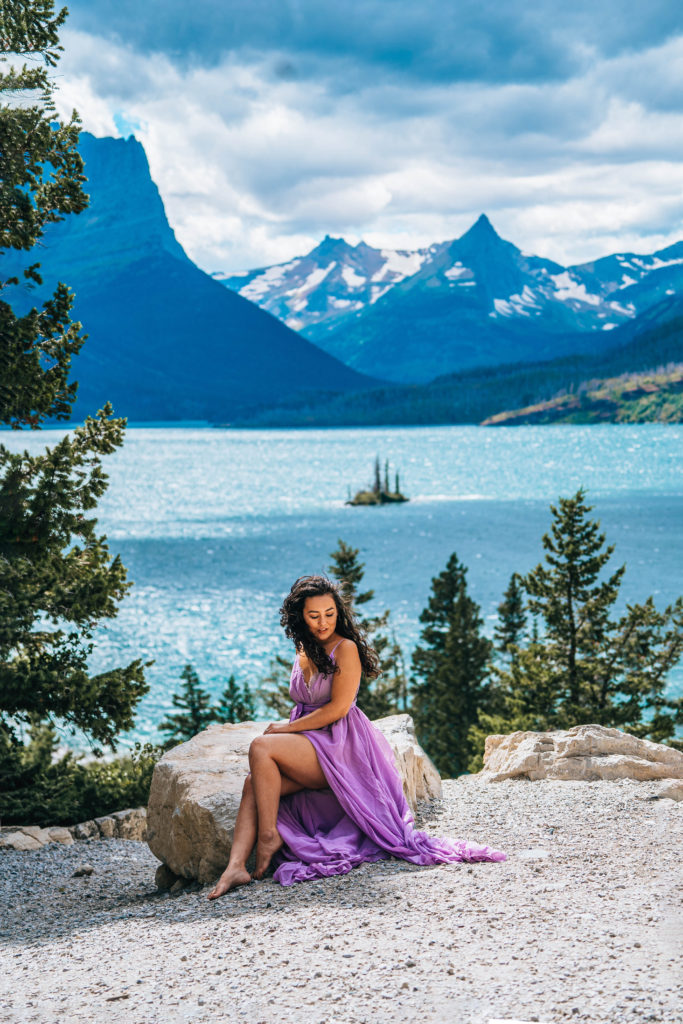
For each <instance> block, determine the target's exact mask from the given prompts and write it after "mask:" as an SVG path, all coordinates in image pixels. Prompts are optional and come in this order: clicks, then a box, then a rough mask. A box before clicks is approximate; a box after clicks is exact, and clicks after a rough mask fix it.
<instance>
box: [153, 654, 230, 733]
mask: <svg viewBox="0 0 683 1024" xmlns="http://www.w3.org/2000/svg"><path fill="white" fill-rule="evenodd" d="M180 678H181V679H182V680H183V685H182V686H181V688H180V693H174V694H173V698H172V700H173V707H174V708H178V709H179V712H180V713H179V714H177V715H167V716H166V718H165V719H164V720H163V721H162V722H161V723H160V725H159V729H160V730H161V732H165V733H166V734H167V742H168V744H169V745H173V744H174V743H184V742H185V740H191V739H192V737H193V736H196V735H197V733H198V732H201V731H202V730H203V729H206V727H207V725H211V723H212V722H215V721H216V709H215V708H213V707H211V697H210V695H209V694H208V693H207V692H206V690H203V689H202V687H201V685H200V682H199V676H198V675H197V673H196V672H195V670H194V668H193V667H192V665H186V666H185V668H184V669H183V671H182V673H181V676H180Z"/></svg>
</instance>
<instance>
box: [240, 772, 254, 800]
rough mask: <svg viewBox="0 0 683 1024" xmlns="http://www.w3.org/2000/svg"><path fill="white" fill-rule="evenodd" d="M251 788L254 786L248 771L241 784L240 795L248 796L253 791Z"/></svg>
mask: <svg viewBox="0 0 683 1024" xmlns="http://www.w3.org/2000/svg"><path fill="white" fill-rule="evenodd" d="M253 788H254V787H253V785H252V782H251V773H249V775H247V777H246V779H245V780H244V785H243V786H242V795H243V796H250V795H251V793H252V791H253Z"/></svg>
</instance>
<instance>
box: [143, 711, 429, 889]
mask: <svg viewBox="0 0 683 1024" xmlns="http://www.w3.org/2000/svg"><path fill="white" fill-rule="evenodd" d="M267 724H268V723H267V722H240V723H239V724H237V725H210V726H209V727H208V729H205V730H204V731H203V732H200V733H198V734H197V735H196V736H194V737H193V738H192V739H191V740H188V741H187V742H186V743H181V744H180V745H179V746H177V747H174V748H173V749H172V750H169V751H167V752H166V753H165V754H164V756H163V757H162V758H161V760H160V761H159V762H158V763H157V764H156V766H155V768H154V775H153V778H152V786H151V790H150V795H149V805H148V808H147V842H148V844H149V847H150V849H151V851H152V853H153V854H154V855H155V856H156V857H158V858H159V860H160V861H161V862H162V864H164V865H166V867H167V868H168V869H169V870H170V872H172V873H173V874H174V875H175V876H178V877H182V878H196V879H198V880H199V881H200V882H212V881H214V879H216V878H217V877H218V875H219V874H220V873H221V871H222V870H223V868H224V867H225V865H226V864H227V862H228V857H229V855H230V847H231V845H232V837H233V831H234V827H235V819H236V817H237V810H238V808H239V804H240V799H241V796H242V786H243V785H244V780H245V778H246V775H247V773H248V771H249V761H248V755H249V744H250V743H251V741H252V740H253V739H255V737H256V736H260V735H262V733H263V731H264V729H265V727H266V725H267ZM374 725H375V726H376V727H377V728H378V729H379V730H380V731H381V732H382V733H383V734H384V736H386V738H387V740H388V741H389V743H390V745H391V747H392V749H393V751H394V756H395V759H396V766H397V768H398V770H399V773H400V774H401V777H402V779H403V789H404V792H405V794H406V798H407V800H408V802H409V803H410V805H411V806H412V807H413V809H414V808H415V806H416V804H417V802H418V801H419V800H427V799H433V798H436V797H439V796H441V779H440V777H439V774H438V772H437V770H436V768H435V767H434V765H433V764H432V762H431V761H430V760H429V758H428V757H427V755H426V754H425V752H424V751H423V750H422V748H421V747H420V746H419V744H418V742H417V740H416V738H415V730H414V727H413V722H412V719H411V718H410V716H409V715H391V716H389V717H388V718H382V719H379V720H378V721H377V722H375V723H374ZM162 877H163V878H164V879H165V878H166V873H162V874H159V878H160V879H161V878H162ZM168 877H169V878H170V877H171V875H170V874H169V875H168Z"/></svg>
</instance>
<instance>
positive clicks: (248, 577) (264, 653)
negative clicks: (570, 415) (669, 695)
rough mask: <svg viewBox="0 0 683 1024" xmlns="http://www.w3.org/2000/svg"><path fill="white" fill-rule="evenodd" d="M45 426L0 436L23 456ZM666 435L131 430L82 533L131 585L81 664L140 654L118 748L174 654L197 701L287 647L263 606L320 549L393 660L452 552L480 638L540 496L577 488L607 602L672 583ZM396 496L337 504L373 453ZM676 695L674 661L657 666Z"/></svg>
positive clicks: (141, 734) (677, 444) (110, 462)
mask: <svg viewBox="0 0 683 1024" xmlns="http://www.w3.org/2000/svg"><path fill="white" fill-rule="evenodd" d="M63 433H64V431H62V430H59V431H57V430H44V431H41V432H36V433H32V434H29V433H23V434H17V433H11V432H4V433H3V436H2V443H3V444H5V445H6V446H7V447H9V448H11V449H12V450H15V451H16V450H20V449H23V448H28V449H29V450H30V451H31V452H37V451H40V450H41V448H42V447H44V445H46V444H52V443H53V442H54V441H55V440H56V439H57V437H59V436H62V434H63ZM682 442H683V427H681V426H670V425H666V426H665V425H659V424H647V425H637V426H635V425H634V426H615V425H591V426H529V427H509V428H498V429H487V428H481V427H475V426H462V427H460V426H448V427H415V428H409V427H397V428H384V427H382V428H372V429H367V428H362V429H330V430H314V429H311V430H260V431H248V430H220V429H212V428H198V427H131V428H129V430H128V432H127V437H126V443H125V446H124V447H123V449H121V450H120V451H119V452H117V453H116V454H115V455H113V456H110V457H109V458H107V459H106V460H105V468H106V469H107V471H108V473H109V476H110V487H109V490H108V492H107V494H106V496H105V497H104V499H103V500H102V502H101V503H100V506H99V522H100V526H101V529H102V532H104V533H106V534H107V536H108V538H109V543H110V548H111V551H112V553H120V555H121V557H122V559H123V562H124V564H125V565H126V566H127V567H128V570H129V576H130V578H131V579H132V580H134V581H135V586H134V588H133V589H132V590H131V592H130V593H129V595H128V597H127V598H126V599H125V601H124V602H123V604H122V606H121V611H120V613H119V616H118V618H117V619H116V620H115V621H114V622H112V623H110V624H108V625H107V626H106V627H103V628H102V629H101V630H100V631H99V634H98V649H97V653H96V656H95V658H94V660H93V663H92V668H93V670H94V671H102V670H104V669H105V668H109V667H113V666H114V665H117V664H123V663H125V662H127V661H129V660H132V659H133V658H135V657H137V656H140V657H142V658H144V659H149V658H153V659H154V666H153V667H152V668H151V669H149V670H148V678H149V680H150V683H151V691H150V693H149V694H148V696H147V697H146V698H145V699H144V701H143V702H142V704H141V705H140V709H139V714H138V720H137V725H136V729H135V731H134V732H133V733H132V734H130V735H128V736H127V737H125V739H124V742H125V743H130V742H132V741H134V740H135V739H143V738H144V739H147V738H152V739H153V738H157V732H156V724H157V723H158V722H159V721H160V719H161V718H162V717H163V715H164V714H165V713H166V712H167V711H168V710H169V709H170V708H171V696H172V694H173V692H174V690H175V689H176V688H177V687H178V685H179V677H180V673H181V671H182V669H183V666H184V665H185V664H186V663H187V662H191V663H192V664H193V665H194V667H195V669H196V670H197V672H198V673H199V676H200V679H201V681H202V684H203V685H204V686H205V688H206V689H208V690H209V691H210V692H211V693H212V694H214V695H217V694H218V693H219V692H220V691H221V690H222V688H223V686H224V685H225V682H226V680H227V678H228V676H229V675H230V673H234V675H235V676H236V678H237V679H238V680H239V681H247V682H249V683H250V684H252V685H257V684H258V683H259V682H260V680H261V678H262V676H263V675H264V674H265V673H266V672H267V671H268V668H269V664H270V661H271V659H272V658H273V656H274V655H275V654H278V653H279V654H285V655H287V656H288V657H289V656H291V654H292V651H291V645H290V643H289V641H287V640H286V638H285V637H284V635H283V634H282V632H281V629H280V626H279V614H278V609H279V606H280V603H281V601H282V598H283V597H284V595H285V594H286V593H287V591H288V590H289V587H290V585H291V583H292V582H293V580H294V579H295V578H296V577H297V576H300V575H303V574H304V573H313V572H322V571H325V570H326V569H327V568H328V566H329V561H330V559H329V555H330V552H331V551H332V550H333V549H334V548H335V547H336V545H337V541H338V539H339V538H342V539H343V540H345V541H346V542H347V543H349V544H352V545H353V546H354V547H357V548H359V549H360V557H361V559H362V561H363V562H364V563H365V567H366V575H365V579H364V581H363V585H364V587H371V588H373V589H374V590H375V595H376V600H375V603H374V605H366V606H365V607H364V611H365V609H367V610H368V612H369V613H372V612H373V611H380V610H382V609H384V608H387V607H388V608H390V609H391V613H392V614H391V622H392V624H393V628H394V630H395V633H396V636H397V637H398V639H399V641H400V643H401V645H402V647H403V649H404V652H405V654H406V657H407V658H408V659H409V656H410V652H411V650H412V648H413V647H414V645H415V643H416V642H417V639H418V636H419V628H420V624H419V614H420V612H421V610H422V609H423V608H424V606H425V604H426V602H427V599H428V596H429V591H430V585H431V579H432V577H433V576H435V575H436V574H437V573H439V572H440V571H441V570H442V569H443V568H444V566H445V563H446V561H447V559H448V557H449V555H450V554H451V553H452V552H453V551H455V552H457V554H458V557H459V558H460V560H461V561H462V562H463V563H464V564H465V565H466V566H467V567H468V584H469V589H470V593H471V595H472V597H474V599H475V600H476V601H477V602H478V603H479V604H480V606H481V608H482V614H483V617H484V620H485V623H486V631H487V632H488V633H489V634H490V633H491V632H492V630H493V626H494V625H495V621H496V606H497V605H498V604H499V602H500V601H501V598H502V593H503V591H504V589H505V587H506V586H507V583H508V581H509V578H510V575H511V573H512V572H513V571H517V572H522V573H523V572H526V571H527V570H528V569H530V568H532V567H533V566H534V565H536V564H537V563H538V562H539V561H540V560H541V558H542V554H543V552H542V547H541V536H542V534H543V532H544V531H546V530H547V529H548V528H549V525H550V512H549V505H550V503H551V502H555V501H556V500H557V498H558V497H559V496H560V495H562V496H568V495H570V494H573V493H574V492H575V491H576V490H577V489H578V488H579V487H581V486H582V487H584V488H585V489H586V491H587V497H588V501H589V503H590V504H592V505H593V506H594V512H593V515H595V516H596V517H597V518H599V519H600V520H601V523H602V528H603V529H604V531H605V533H606V535H607V540H608V542H609V543H613V544H614V545H615V546H616V550H615V553H614V556H613V559H612V562H611V563H610V566H612V567H616V566H617V565H621V564H623V563H626V565H627V571H626V575H625V578H624V583H623V585H622V590H621V597H620V607H621V608H623V607H624V606H625V604H626V602H627V601H629V602H634V601H642V600H644V599H645V598H646V597H647V596H648V595H650V594H652V595H653V596H654V598H655V603H656V605H657V606H658V607H664V606H665V605H666V604H667V603H669V602H671V601H672V600H674V599H675V597H677V596H678V594H680V593H681V592H683V572H682V571H681V570H682V569H683V530H682V529H681V526H682V524H683V472H682V471H683V443H682ZM376 454H379V456H380V458H381V459H382V460H384V459H385V458H388V459H389V460H390V469H391V478H392V480H393V471H394V469H395V468H398V470H399V471H400V474H401V488H402V490H403V491H404V492H405V493H406V494H408V495H409V496H410V498H411V501H410V502H409V503H408V504H405V505H387V506H384V507H380V508H360V507H359V508H352V507H350V506H346V505H345V504H344V501H345V499H346V498H347V496H348V491H349V488H350V489H351V490H352V491H355V490H357V489H359V488H360V487H362V486H364V485H366V484H368V483H370V481H371V478H372V465H373V461H374V458H375V455H376ZM670 686H671V690H672V692H679V693H680V692H683V670H682V669H681V668H680V667H679V668H678V669H677V670H676V671H675V672H674V673H672V676H671V680H670Z"/></svg>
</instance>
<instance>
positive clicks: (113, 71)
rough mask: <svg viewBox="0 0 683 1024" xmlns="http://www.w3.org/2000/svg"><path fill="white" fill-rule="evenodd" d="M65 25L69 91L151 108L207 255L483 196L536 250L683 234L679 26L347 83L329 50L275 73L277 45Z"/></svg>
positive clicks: (285, 247)
mask: <svg viewBox="0 0 683 1024" xmlns="http://www.w3.org/2000/svg"><path fill="white" fill-rule="evenodd" d="M63 42H64V46H65V56H64V58H63V61H62V64H61V66H60V83H61V90H60V99H59V103H60V107H61V109H62V110H64V111H65V112H70V110H71V107H72V106H75V107H76V108H77V109H78V110H79V112H80V114H81V116H82V119H83V122H84V127H85V128H87V129H88V130H90V131H92V132H93V133H94V134H96V135H102V134H117V131H116V127H115V125H116V121H115V117H116V118H117V120H118V123H121V119H123V121H125V122H128V123H133V124H137V125H139V126H140V127H139V130H136V133H135V134H136V136H137V137H138V138H139V139H140V141H141V142H142V143H143V145H144V146H145V150H146V152H147V156H148V159H149V162H150V168H151V171H152V176H153V177H154V180H155V181H156V183H157V185H158V186H159V190H160V192H161V195H162V197H163V199H164V203H165V206H166V211H167V214H168V217H169V220H170V222H171V224H172V226H173V227H174V229H175V231H176V236H177V237H178V239H179V241H180V242H181V243H182V244H183V245H184V246H185V248H186V250H187V252H188V254H189V255H190V256H191V257H192V258H193V259H195V260H196V261H197V262H198V263H199V265H200V266H202V267H204V268H205V269H207V270H210V271H212V270H224V271H232V270H243V269H246V268H247V267H250V266H264V265H267V264H270V263H274V262H281V261H283V260H286V259H290V258H292V257H294V256H297V255H301V254H302V253H304V252H306V251H307V250H308V249H310V248H311V247H312V246H313V245H315V244H316V243H317V242H318V241H319V240H320V238H321V237H322V236H323V235H324V234H326V233H327V232H331V233H334V234H341V235H344V236H345V237H347V238H348V239H349V240H357V239H359V238H361V237H362V238H365V239H366V240H367V241H368V242H369V243H370V244H373V245H377V246H379V247H387V248H414V247H418V246H424V245H427V244H429V243H431V242H433V241H438V240H442V239H445V238H452V237H456V236H457V235H459V234H461V233H462V232H463V231H464V230H465V229H466V228H468V227H469V226H470V224H471V223H472V221H473V220H474V219H475V218H476V216H478V214H479V213H481V212H487V213H488V214H489V216H490V217H491V219H492V221H493V223H494V226H495V227H496V228H497V230H498V231H499V232H500V233H501V234H502V235H503V236H504V237H507V238H509V239H510V240H511V241H514V242H515V244H517V245H519V246H520V247H521V248H523V249H524V250H525V251H527V252H536V253H538V254H539V255H544V256H548V257H551V258H554V259H557V260H558V261H560V262H563V263H569V262H579V261H581V260H588V259H593V258H597V257H598V256H601V255H604V254H606V253H608V252H610V251H615V250H626V249H630V250H635V251H638V250H640V251H644V252H647V251H652V250H653V249H654V248H656V247H657V246H663V245H666V244H670V243H671V242H673V241H676V240H678V239H680V238H681V237H683V203H682V201H681V190H680V181H681V161H682V159H683V152H682V149H681V141H680V140H681V139H683V113H682V112H681V110H680V109H676V108H675V106H674V104H673V103H672V102H671V97H672V90H673V85H672V83H673V82H674V80H675V81H678V78H677V77H676V76H677V74H678V73H677V72H674V71H672V70H671V68H670V67H669V65H668V63H666V62H668V61H670V60H671V59H672V56H675V55H676V54H678V53H681V52H683V41H681V40H670V41H669V42H667V43H665V44H664V45H663V46H660V47H659V49H653V50H649V51H644V52H641V53H640V54H630V55H626V56H619V57H616V58H613V59H611V60H607V59H598V58H597V57H595V58H594V60H593V61H592V63H591V61H590V60H588V57H587V56H586V59H585V60H584V62H583V66H584V68H585V70H584V71H583V72H582V73H581V74H580V75H578V76H577V77H575V78H570V79H568V80H566V81H557V82H554V83H550V82H544V83H541V84H538V85H534V84H531V85H530V84H526V85H510V84H508V85H505V84H504V85H495V84H491V83H489V84H472V83H467V82H463V83H454V84H442V83H437V84H434V83H427V84H422V85H421V86H420V85H416V83H415V81H413V80H411V81H410V82H408V81H406V82H404V83H401V81H400V79H398V78H397V77H396V76H394V77H393V78H392V80H391V82H389V83H388V82H387V81H386V80H378V81H377V83H374V82H372V81H370V82H369V81H368V79H367V78H365V79H363V80H362V81H359V82H357V83H354V81H353V80H347V82H346V88H345V89H344V91H343V92H340V91H339V81H340V74H341V71H340V70H339V68H338V69H337V71H338V73H337V74H332V73H331V72H330V71H329V67H330V66H331V65H332V64H333V63H334V58H333V57H330V60H329V61H328V74H327V77H326V78H325V80H323V79H319V80H315V79H313V78H308V79H307V80H305V81H304V80H299V79H296V78H294V77H287V76H285V77H282V76H280V77H278V76H274V75H273V56H272V54H270V55H266V54H256V53H252V54H251V55H250V56H249V58H248V59H247V58H246V57H245V56H244V55H238V54H232V55H227V56H226V58H225V59H224V60H223V62H222V63H221V64H220V65H218V66H213V67H211V68H201V67H179V66H176V65H174V64H173V63H172V61H171V60H170V59H169V58H168V57H166V56H162V55H159V54H141V53H137V52H135V51H133V50H132V49H130V48H129V47H127V46H125V45H124V44H123V43H121V42H119V43H113V42H108V41H105V40H103V39H100V38H97V37H95V36H90V35H88V34H86V33H83V32H75V31H67V32H65V33H64V36H63ZM282 59H284V56H283V57H282ZM658 60H661V61H662V62H664V63H663V64H662V66H666V71H665V73H664V74H663V75H662V83H663V84H662V86H661V88H659V89H657V87H656V78H657V67H658ZM343 66H344V67H345V68H346V74H347V76H348V75H349V74H352V72H353V68H352V66H351V65H350V64H349V61H348V59H345V60H344V62H343ZM340 68H341V64H340ZM638 74H640V75H645V77H646V78H647V81H646V82H644V86H643V88H644V96H643V99H642V100H641V99H639V98H637V96H636V95H635V93H636V92H637V89H636V85H635V84H634V76H637V75H638ZM648 96H654V97H655V100H656V101H657V104H658V106H657V109H656V110H650V109H648V107H647V98H648Z"/></svg>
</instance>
